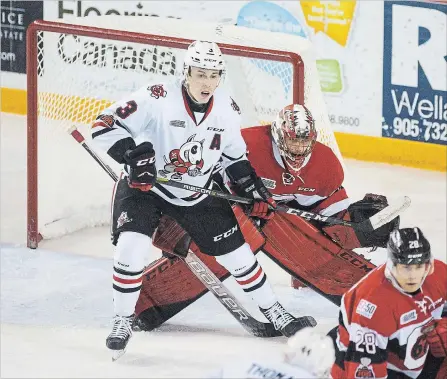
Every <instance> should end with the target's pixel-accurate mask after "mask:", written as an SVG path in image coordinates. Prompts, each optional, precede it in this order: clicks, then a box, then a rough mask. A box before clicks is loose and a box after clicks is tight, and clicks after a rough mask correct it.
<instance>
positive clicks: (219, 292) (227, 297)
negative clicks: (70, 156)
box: [70, 129, 282, 337]
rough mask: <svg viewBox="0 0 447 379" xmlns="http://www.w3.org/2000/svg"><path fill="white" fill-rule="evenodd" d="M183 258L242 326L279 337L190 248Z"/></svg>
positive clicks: (78, 135) (76, 135)
mask: <svg viewBox="0 0 447 379" xmlns="http://www.w3.org/2000/svg"><path fill="white" fill-rule="evenodd" d="M70 134H71V135H72V136H73V138H74V139H75V140H76V141H77V142H79V143H80V144H81V146H82V147H83V148H84V149H85V150H86V151H87V152H88V153H89V154H90V156H91V157H92V158H93V159H94V160H95V161H96V162H97V163H98V164H99V165H100V166H101V167H102V168H103V169H104V171H105V172H107V174H109V176H110V177H111V178H112V179H113V180H114V181H115V182H117V181H118V180H119V177H118V175H117V174H116V173H115V172H114V171H113V169H112V168H111V167H110V166H108V165H107V164H106V163H105V162H104V161H103V160H102V159H101V157H99V156H98V155H97V154H96V153H95V152H94V151H93V150H92V149H91V148H90V147H89V146H88V144H87V143H86V142H85V139H84V136H83V135H82V134H81V133H80V132H79V131H78V130H77V129H73V130H71V131H70ZM176 256H177V257H179V258H180V259H182V260H183V261H184V262H185V263H186V265H187V266H188V268H189V269H190V270H191V272H192V273H193V274H194V275H195V276H196V277H197V279H199V280H200V281H201V282H202V283H203V285H204V286H205V287H206V288H207V289H208V290H209V291H210V292H211V293H212V294H213V295H214V297H215V298H217V300H219V302H220V303H221V304H222V305H223V306H224V307H225V308H226V309H227V310H228V311H229V312H230V313H231V315H232V316H233V317H234V318H235V319H236V320H237V321H238V322H239V324H241V325H242V327H243V328H244V329H245V330H246V331H247V332H249V333H250V334H253V335H254V336H256V337H278V336H282V333H281V332H279V331H278V330H276V329H275V328H274V326H273V325H272V324H271V323H265V322H262V321H259V320H256V319H255V318H254V317H253V316H251V315H250V313H249V312H248V311H247V310H246V309H245V308H244V307H243V306H242V305H241V304H240V302H239V301H238V300H237V299H236V297H235V296H234V295H233V294H232V293H231V292H230V291H229V290H228V288H227V287H226V286H225V285H224V284H223V283H222V282H221V281H220V280H219V279H218V278H217V277H216V275H214V273H213V272H212V271H211V270H210V269H209V268H208V267H207V266H206V265H205V263H203V262H202V260H201V259H200V258H199V257H198V256H197V255H196V254H194V252H192V251H191V250H190V249H189V250H188V253H187V255H186V257H185V255H184V254H182V253H181V252H179V253H177V254H176Z"/></svg>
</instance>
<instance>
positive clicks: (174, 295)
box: [135, 208, 264, 331]
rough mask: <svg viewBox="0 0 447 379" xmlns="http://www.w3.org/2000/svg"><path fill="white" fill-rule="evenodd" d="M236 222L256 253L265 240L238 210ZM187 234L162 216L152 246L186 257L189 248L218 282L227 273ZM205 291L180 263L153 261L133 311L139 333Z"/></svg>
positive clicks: (160, 321) (227, 274)
mask: <svg viewBox="0 0 447 379" xmlns="http://www.w3.org/2000/svg"><path fill="white" fill-rule="evenodd" d="M235 215H236V217H237V219H238V223H239V226H240V229H241V231H242V233H243V234H244V237H245V239H246V240H247V242H248V243H249V245H250V247H251V249H252V250H253V251H255V252H257V251H259V249H260V248H261V246H262V245H263V244H264V237H263V236H262V234H261V233H260V232H259V231H258V230H257V228H256V226H255V225H254V223H253V222H252V221H251V220H250V219H249V218H248V217H247V216H246V215H245V214H244V212H243V211H242V210H241V209H240V208H238V209H237V210H236V211H235ZM189 242H190V238H189V236H188V235H187V233H186V232H185V231H184V230H183V229H182V228H181V227H180V226H179V225H178V224H177V223H176V222H175V221H174V220H173V219H172V218H170V217H168V216H163V217H162V219H161V220H160V224H159V227H158V228H157V230H156V232H155V234H154V236H153V244H154V246H156V247H158V248H160V249H161V250H164V251H165V252H168V253H169V254H172V253H174V250H175V254H176V255H179V254H183V255H185V254H186V253H187V251H188V248H190V249H191V250H192V251H194V253H195V254H196V255H197V256H198V257H199V258H200V259H201V260H202V261H203V262H204V263H205V264H206V265H207V266H208V267H209V268H210V269H211V271H213V273H214V274H215V275H216V276H217V277H218V278H219V279H220V280H222V281H223V280H225V279H226V278H228V277H229V276H230V273H229V272H228V271H227V270H226V269H225V268H224V267H222V266H221V265H219V264H218V263H217V262H216V260H215V259H214V258H213V257H210V256H208V255H205V254H203V253H201V252H200V250H199V249H198V247H197V246H196V245H195V244H194V243H193V242H192V243H191V244H190V245H189ZM207 292H208V290H207V289H206V288H205V287H204V286H203V284H202V283H201V282H200V280H199V279H197V277H196V276H195V275H194V274H193V273H192V272H191V270H190V269H189V268H188V266H187V265H186V264H185V263H184V262H183V260H181V259H178V258H173V259H168V258H161V259H159V260H157V261H155V262H153V263H152V264H151V265H150V266H149V267H147V269H146V270H145V272H144V274H143V283H142V289H141V293H140V297H139V299H138V303H137V306H136V309H135V313H136V315H137V319H136V320H137V321H136V323H137V325H138V326H139V328H140V329H142V330H146V331H148V330H152V329H154V328H156V327H158V326H160V325H161V324H163V323H164V322H165V321H167V320H169V319H170V318H171V317H173V316H175V315H176V314H177V313H179V312H180V311H182V310H183V309H185V308H186V307H187V306H188V305H190V304H192V303H193V302H195V301H196V300H197V299H199V298H200V297H201V296H203V295H204V294H205V293H207Z"/></svg>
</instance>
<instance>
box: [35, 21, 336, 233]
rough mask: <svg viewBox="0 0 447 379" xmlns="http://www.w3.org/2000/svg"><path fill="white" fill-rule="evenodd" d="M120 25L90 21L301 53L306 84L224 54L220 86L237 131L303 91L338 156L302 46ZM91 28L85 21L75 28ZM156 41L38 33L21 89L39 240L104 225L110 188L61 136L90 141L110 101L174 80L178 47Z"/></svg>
mask: <svg viewBox="0 0 447 379" xmlns="http://www.w3.org/2000/svg"><path fill="white" fill-rule="evenodd" d="M118 19H119V22H117V21H116V20H117V17H116V16H107V17H101V18H96V17H95V18H94V24H95V26H99V27H108V26H110V25H114V29H121V30H128V31H136V32H146V33H151V34H159V35H162V36H165V40H164V41H169V38H168V37H167V36H173V37H182V38H188V39H203V40H213V41H216V42H218V43H219V42H220V43H226V44H232V45H234V49H235V50H237V49H238V46H239V45H241V46H253V47H261V48H264V49H268V48H269V49H272V46H275V45H277V47H276V49H278V50H286V51H287V50H288V51H292V52H294V53H297V54H299V55H300V56H301V57H302V59H303V60H304V65H305V71H304V73H305V75H304V78H305V80H304V83H296V82H293V77H292V72H293V69H294V67H293V65H292V64H291V63H287V62H278V61H275V60H269V59H257V58H255V57H253V56H250V57H241V56H231V55H230V54H228V53H227V54H226V55H225V58H226V61H227V67H228V69H227V75H226V78H225V81H224V83H223V85H224V86H225V87H227V89H228V90H229V91H230V92H231V93H232V94H234V98H235V99H236V101H237V103H238V104H239V106H240V107H241V109H242V112H243V125H242V127H250V126H253V125H259V124H265V123H270V122H271V121H272V120H273V119H274V118H275V116H276V114H277V112H278V111H279V110H280V109H281V108H282V107H284V106H285V105H288V104H290V103H292V102H293V96H292V92H293V88H297V86H304V99H305V104H306V105H307V106H308V107H309V108H310V110H311V111H312V112H313V114H314V117H315V119H316V126H317V129H318V131H319V140H320V141H321V142H323V143H325V144H326V145H328V146H330V147H331V148H332V149H333V150H334V151H335V152H336V153H337V154H338V155H339V151H338V147H337V144H336V142H335V139H334V136H333V133H332V130H331V128H330V123H329V120H328V119H327V114H326V109H325V105H324V101H323V99H322V95H321V91H320V88H319V81H318V77H317V72H316V67H315V62H314V60H313V58H312V57H311V53H310V50H309V49H310V45H309V43H308V41H306V40H303V39H302V38H300V37H295V36H284V35H278V34H276V33H267V32H262V31H254V30H250V29H245V28H241V27H236V26H219V27H216V26H211V25H209V24H204V25H202V26H200V25H197V24H193V25H191V24H188V23H186V22H185V21H179V20H158V19H157V20H151V23H144V24H141V22H142V21H141V20H135V19H133V18H132V19H130V18H118ZM71 22H73V20H72V21H71ZM91 22H92V19H90V20H89V19H88V18H83V19H79V20H77V19H76V21H75V22H73V23H77V24H81V23H82V24H84V25H88V24H89V23H91ZM185 24H186V26H185ZM115 26H116V27H115ZM186 30H187V32H186ZM267 37H268V39H269V41H267ZM285 37H287V38H285ZM164 41H160V43H157V45H154V44H149V43H136V42H123V41H120V40H117V39H105V38H102V36H101V35H97V36H82V35H76V34H63V33H58V32H48V31H40V32H38V53H37V62H38V63H37V74H38V84H37V88H36V89H29V90H35V91H36V92H37V95H38V96H37V99H38V100H37V101H38V113H39V118H38V126H37V127H38V135H39V136H38V152H39V155H38V181H39V197H38V204H39V231H40V232H41V234H42V235H43V236H44V238H51V237H55V236H59V235H62V234H66V233H69V232H72V231H75V230H78V229H80V228H84V227H89V226H95V225H101V224H106V223H108V221H109V207H110V194H111V188H112V186H113V182H112V181H111V179H110V178H108V177H107V175H106V174H105V173H103V172H102V170H101V168H99V167H98V165H97V164H96V163H95V162H94V161H93V160H92V159H91V158H90V157H89V156H88V155H87V154H86V153H85V152H84V151H83V149H82V148H81V147H80V146H79V145H78V144H77V143H76V142H75V141H74V139H72V137H71V136H70V135H69V134H68V133H67V132H66V131H67V129H69V128H70V127H72V126H76V127H78V128H79V129H80V130H81V131H82V132H83V134H84V136H85V137H87V141H88V140H89V138H90V130H89V129H90V125H91V123H92V121H93V120H94V119H95V118H96V116H97V115H98V114H99V113H100V112H101V110H102V109H104V108H105V107H107V106H108V105H109V104H110V103H112V102H114V101H116V100H119V99H121V98H123V97H124V96H126V95H127V94H130V93H131V92H133V91H135V90H137V89H139V88H141V87H142V86H145V85H148V84H150V83H151V84H159V83H160V82H163V81H166V80H180V78H181V73H182V69H183V56H184V52H185V50H184V49H183V48H173V47H167V46H166V42H164ZM272 54H273V53H272ZM103 157H104V155H103ZM104 158H105V159H106V161H107V163H108V164H110V165H112V166H113V167H114V168H115V169H116V171H118V170H119V167H117V165H116V164H114V163H113V162H111V160H110V159H108V158H107V157H104Z"/></svg>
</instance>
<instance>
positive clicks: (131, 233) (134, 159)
mask: <svg viewBox="0 0 447 379" xmlns="http://www.w3.org/2000/svg"><path fill="white" fill-rule="evenodd" d="M224 76H225V62H224V58H223V56H222V54H221V51H220V49H219V47H218V46H217V44H215V43H212V42H202V41H196V42H193V43H192V44H191V45H190V46H189V48H188V50H187V53H186V58H185V65H184V78H183V81H182V82H180V81H178V82H175V83H168V82H166V83H154V84H150V85H148V86H145V87H143V88H142V89H140V90H139V91H137V92H135V93H133V94H132V95H130V96H129V97H127V98H126V99H124V100H122V101H119V102H117V103H115V104H113V105H111V106H110V107H109V108H107V109H106V110H104V111H103V112H102V113H101V114H100V115H99V116H98V117H97V119H96V121H95V122H94V124H93V129H92V138H93V141H94V143H95V144H96V146H97V147H99V148H100V149H102V150H104V151H106V152H107V153H108V155H110V156H111V157H112V158H113V159H114V160H116V161H117V162H118V163H120V164H123V165H124V169H125V170H124V172H123V175H122V177H121V179H120V180H119V182H118V183H117V185H116V188H115V192H114V198H113V207H112V222H113V224H112V237H113V244H114V245H116V249H115V256H114V267H113V270H114V272H113V302H114V310H115V314H116V316H115V318H114V325H113V330H112V332H111V334H110V335H109V336H108V338H107V342H106V344H107V347H108V348H109V349H111V350H114V351H116V352H120V353H122V352H123V350H124V349H125V347H126V345H127V342H128V340H129V338H130V337H131V335H132V327H131V326H132V322H133V319H134V311H135V304H136V302H137V299H138V296H139V292H140V289H141V283H142V273H143V268H144V264H145V261H146V258H147V255H148V254H149V251H150V249H151V236H152V234H153V233H154V231H155V229H156V228H157V226H158V223H159V220H160V217H161V215H162V214H166V215H168V216H170V217H172V218H174V219H175V220H176V221H177V222H178V223H179V224H180V225H181V226H182V227H183V228H184V229H185V231H186V232H187V233H188V234H189V235H190V236H191V238H192V239H193V240H194V241H195V243H196V244H197V245H198V246H199V248H200V250H201V251H202V252H204V253H206V254H209V255H211V256H215V257H216V260H217V261H218V262H219V263H220V264H221V265H222V266H224V267H225V268H226V269H227V270H228V271H229V272H230V273H231V274H232V275H233V276H234V277H235V279H236V281H237V282H238V283H239V284H240V285H241V286H242V288H243V290H244V291H245V292H247V293H249V294H250V295H251V296H252V298H253V299H254V301H255V302H256V303H257V305H258V306H259V307H260V309H261V311H262V312H263V313H264V315H265V316H266V317H267V319H268V320H269V321H270V322H271V323H272V324H273V325H274V326H275V328H276V329H277V330H279V331H281V332H282V333H283V334H284V335H286V336H290V335H292V334H294V333H295V332H296V331H297V330H299V329H301V328H303V327H307V326H314V325H315V320H314V319H313V318H312V317H307V316H305V317H301V318H295V317H293V316H292V315H291V314H290V313H288V312H287V311H286V310H285V309H284V308H283V307H282V306H281V304H280V303H279V302H278V301H277V299H276V296H275V294H274V293H273V291H272V289H271V287H270V285H269V283H268V281H267V278H266V275H265V273H264V272H263V270H262V268H261V267H260V265H259V264H258V262H257V260H256V258H255V256H254V255H253V253H252V251H251V250H250V247H249V245H248V244H247V243H246V242H245V241H244V238H243V236H242V233H241V231H240V230H239V228H238V224H237V221H236V218H235V216H234V214H233V211H232V209H231V206H230V204H229V203H228V202H226V201H224V200H222V199H216V198H213V197H208V196H206V195H205V194H202V193H193V194H191V192H188V191H186V190H183V189H178V188H173V187H168V186H165V185H163V184H159V183H157V182H156V178H157V175H160V176H162V177H164V178H168V179H171V180H176V181H181V182H182V183H186V184H191V185H195V186H200V187H205V188H208V189H209V188H212V187H213V181H212V174H213V172H214V168H215V165H216V164H217V163H218V161H219V160H221V164H222V166H223V167H224V168H225V169H226V172H227V173H228V176H229V177H230V178H231V181H232V182H233V183H234V185H235V186H236V188H238V190H239V191H240V192H242V193H243V194H244V195H245V196H246V197H250V198H255V199H258V200H256V202H255V205H254V206H253V208H252V210H251V214H253V215H256V216H257V217H261V218H270V217H272V216H273V213H272V211H271V209H272V208H273V209H274V208H275V207H276V203H275V201H274V200H273V199H272V196H271V194H270V192H269V191H268V190H267V189H266V188H265V186H264V185H263V183H262V180H261V179H260V178H259V177H258V176H257V175H256V173H255V171H254V170H253V168H252V166H251V165H250V163H249V161H248V160H247V158H246V145H245V142H244V140H243V138H242V136H241V132H240V125H241V116H240V113H241V112H240V109H239V107H238V106H237V104H236V102H235V101H234V100H233V98H232V97H230V96H229V95H228V94H226V93H225V92H224V91H223V90H222V89H221V88H218V87H219V84H220V82H221V81H222V80H223V79H224ZM266 204H268V205H269V207H267V206H266ZM116 355H120V354H116Z"/></svg>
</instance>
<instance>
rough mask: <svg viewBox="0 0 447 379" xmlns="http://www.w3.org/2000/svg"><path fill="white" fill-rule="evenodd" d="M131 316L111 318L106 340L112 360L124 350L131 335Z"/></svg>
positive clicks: (132, 318) (118, 356) (132, 317)
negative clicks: (111, 327)
mask: <svg viewBox="0 0 447 379" xmlns="http://www.w3.org/2000/svg"><path fill="white" fill-rule="evenodd" d="M133 320H134V315H132V316H127V317H126V316H118V315H117V316H115V317H114V319H113V329H112V332H111V333H110V334H109V336H108V337H107V340H106V345H107V347H108V348H109V349H110V350H112V353H113V355H112V361H116V360H117V359H118V358H120V357H121V356H122V355H123V354H124V353H125V352H126V346H127V343H128V342H129V339H130V337H132V323H133Z"/></svg>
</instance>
